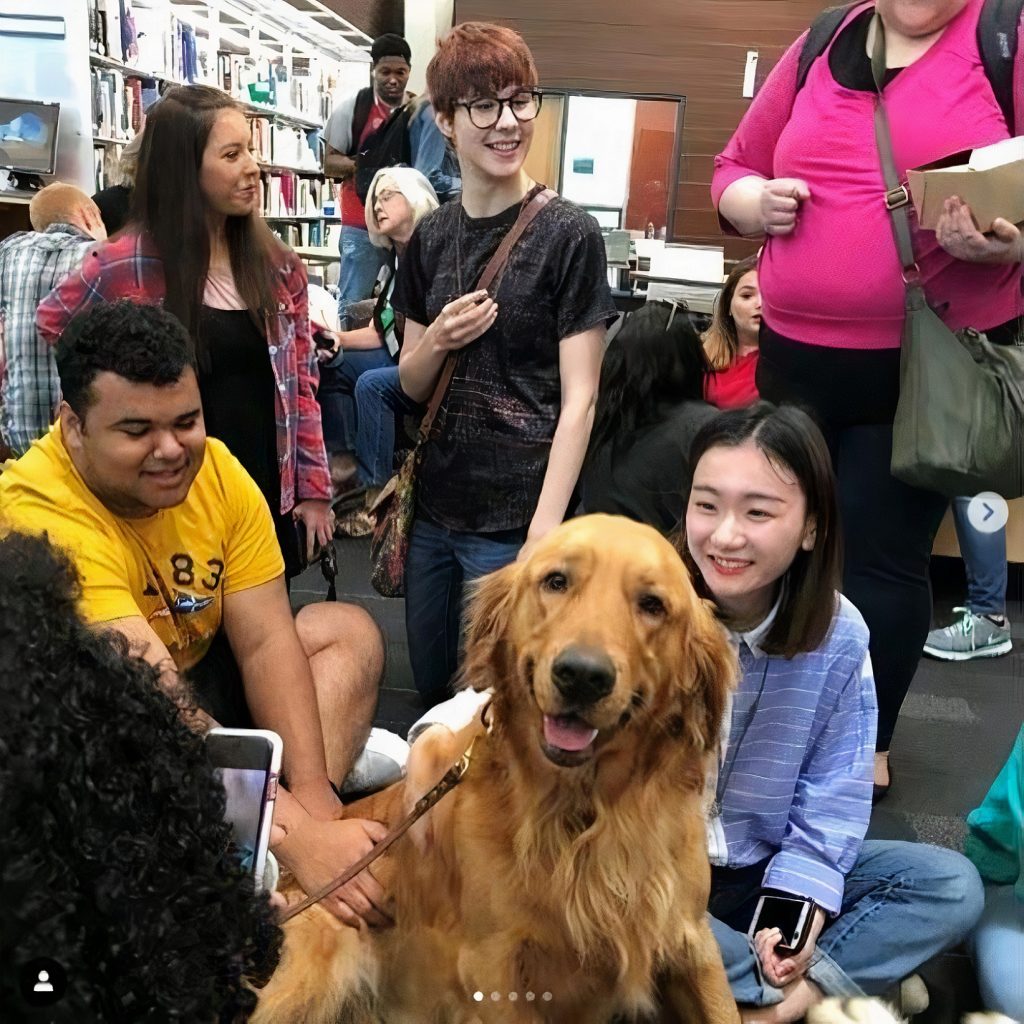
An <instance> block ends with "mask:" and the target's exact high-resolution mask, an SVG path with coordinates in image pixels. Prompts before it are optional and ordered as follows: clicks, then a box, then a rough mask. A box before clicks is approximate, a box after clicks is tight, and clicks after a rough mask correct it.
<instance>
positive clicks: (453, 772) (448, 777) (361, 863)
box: [278, 708, 486, 924]
mask: <svg viewBox="0 0 1024 1024" xmlns="http://www.w3.org/2000/svg"><path fill="white" fill-rule="evenodd" d="M485 710H486V708H485ZM476 740H477V738H476V737H475V736H474V737H473V742H472V743H470V745H469V747H468V748H467V750H466V752H465V753H464V754H463V755H462V756H461V757H460V758H459V759H458V761H456V762H455V764H453V765H452V766H451V768H449V769H448V771H446V772H445V773H444V777H443V778H442V779H441V781H440V782H439V783H438V784H437V785H436V786H434V788H433V789H431V790H430V792H429V793H427V794H426V795H425V796H422V797H420V799H419V800H417V801H416V805H415V807H413V809H412V811H411V812H410V813H409V815H408V816H407V817H406V818H405V819H404V820H403V821H401V822H399V824H397V825H396V826H395V827H394V828H393V829H392V830H391V831H390V832H389V833H388V834H387V835H386V836H385V837H384V838H383V839H382V840H381V841H380V842H379V843H377V845H376V846H374V848H373V849H372V850H371V851H370V852H369V853H368V854H366V855H365V856H364V857H361V858H360V859H359V860H357V861H356V862H355V864H353V865H352V866H351V867H349V868H347V869H346V870H345V871H344V872H342V874H340V875H339V876H338V877H337V878H335V879H334V881H333V882H329V883H328V884H327V885H325V886H324V887H323V888H322V889H320V890H319V891H318V892H315V893H313V894H312V895H311V896H307V897H306V898H305V899H304V900H303V901H302V902H301V903H296V904H295V906H294V907H289V908H288V909H287V910H286V911H285V912H284V913H283V914H282V915H281V917H280V918H279V919H278V920H279V923H280V924H284V922H285V921H289V920H291V919H292V918H293V917H295V916H296V915H297V914H301V913H302V912H303V911H304V910H308V909H309V908H310V907H311V906H313V904H314V903H319V902H320V901H321V900H322V899H323V898H324V897H325V896H330V894H331V893H332V892H334V890H335V889H338V888H340V887H341V886H343V885H344V884H345V883H346V882H350V881H352V879H353V878H355V877H356V875H358V874H359V872H360V871H362V870H364V869H365V868H368V867H369V866H370V865H371V864H372V863H373V862H374V861H375V860H376V859H377V858H378V857H381V856H383V854H385V853H386V852H387V851H388V849H389V848H390V847H391V846H392V845H393V844H394V843H395V842H396V841H397V840H399V839H401V837H402V836H404V835H405V833H406V832H408V831H409V829H410V828H412V826H413V825H415V824H416V822H417V821H419V819H420V818H422V817H423V815H424V814H426V813H427V811H429V810H430V808H431V807H433V806H434V804H436V803H437V802H438V801H439V800H441V799H442V798H443V797H445V796H447V794H449V793H450V792H451V791H452V790H453V789H454V788H455V787H456V786H457V785H458V784H459V783H460V782H461V781H462V778H463V776H464V775H465V774H466V771H467V770H468V768H469V762H470V761H471V760H472V757H473V747H474V745H475V744H476Z"/></svg>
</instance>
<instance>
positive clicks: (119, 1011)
mask: <svg viewBox="0 0 1024 1024" xmlns="http://www.w3.org/2000/svg"><path fill="white" fill-rule="evenodd" d="M79 596H80V587H79V584H78V580H77V577H76V574H75V570H74V568H73V566H72V565H71V563H70V562H69V561H68V560H67V559H66V558H64V557H63V556H61V555H60V554H58V553H57V552H55V551H54V549H53V548H51V547H50V545H49V544H47V543H46V542H45V541H44V540H42V539H39V538H36V537H29V536H25V535H23V534H18V533H12V534H10V535H8V536H7V537H6V538H4V539H3V540H0V680H3V697H4V700H3V703H4V713H3V714H2V715H0V905H2V906H3V928H2V929H0V936H2V937H0V1006H2V1007H3V1017H4V1020H7V1021H14V1020H22V1019H25V1018H30V1014H31V1012H32V1009H31V1006H30V1005H28V1004H27V1003H26V1001H25V997H24V996H23V992H24V987H23V986H24V985H25V980H24V979H25V968H26V967H27V966H29V965H30V963H31V961H32V960H34V959H36V958H39V957H45V958H47V959H51V960H55V961H57V963H58V964H60V965H61V966H62V967H63V968H64V970H65V971H66V975H67V988H66V990H65V992H64V994H63V996H61V997H60V998H58V999H57V1001H56V1002H55V1003H53V1005H51V1006H49V1007H48V1008H47V1009H46V1011H45V1019H46V1020H48V1021H56V1022H58V1024H64V1022H68V1024H72V1022H73V1024H81V1022H83V1021H104V1022H105V1024H114V1022H120V1021H126V1022H127V1021H132V1022H134V1021H161V1022H162V1021H184V1022H188V1024H193V1022H198V1021H209V1022H213V1021H231V1022H234V1021H242V1020H245V1019H247V1018H248V1017H249V1015H250V1013H251V1012H252V1010H253V1008H254V1007H255V1005H256V994H255V992H254V991H253V988H252V986H254V985H255V986H261V985H262V984H264V983H265V982H266V980H267V979H268V978H269V976H270V973H271V972H272V971H273V969H274V967H275V966H276V963H277V957H278V953H279V950H280V941H281V933H280V931H279V930H278V928H277V924H276V921H275V911H274V910H273V909H272V908H271V906H270V904H269V902H268V901H267V899H266V898H265V897H257V896H256V895H255V893H254V890H253V883H252V878H251V876H250V875H249V874H248V873H247V872H245V871H244V870H243V869H242V867H241V865H240V864H239V862H238V860H237V859H236V858H235V857H232V856H225V854H226V851H227V849H228V844H229V841H230V828H229V826H228V825H227V824H225V822H224V791H223V788H222V787H221V786H220V785H219V784H218V783H217V781H216V779H215V777H214V769H213V768H212V766H211V765H210V763H209V761H208V760H207V758H206V756H205V754H204V752H203V744H202V740H201V738H200V737H199V736H198V735H196V734H195V733H194V732H192V731H191V730H189V729H188V728H187V727H186V725H185V724H184V722H183V721H182V720H181V717H180V716H179V715H178V714H177V711H176V708H175V705H174V703H172V701H170V700H169V699H168V697H167V696H166V695H165V693H163V692H162V691H161V688H160V686H159V684H158V672H157V670H156V669H155V668H153V667H152V666H151V665H148V664H147V663H146V662H145V661H143V660H142V659H139V658H132V657H129V656H128V642H127V640H126V639H125V638H124V636H122V635H121V634H120V633H118V632H116V631H107V632H104V633H100V632H97V631H95V630H93V629H90V628H88V627H87V626H86V624H85V623H84V622H83V621H82V619H81V618H80V617H79V615H78V612H77V610H76V602H77V601H78V599H79ZM55 994H56V995H57V996H60V993H59V992H57V993H55ZM37 1012H38V1011H37ZM30 1019H31V1018H30Z"/></svg>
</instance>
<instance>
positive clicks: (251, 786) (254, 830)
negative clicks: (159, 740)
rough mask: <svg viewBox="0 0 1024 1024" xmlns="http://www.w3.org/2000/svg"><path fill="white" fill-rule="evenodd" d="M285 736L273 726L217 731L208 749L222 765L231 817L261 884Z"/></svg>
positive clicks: (245, 859)
mask: <svg viewBox="0 0 1024 1024" xmlns="http://www.w3.org/2000/svg"><path fill="white" fill-rule="evenodd" d="M281 749H282V744H281V737H280V736H278V734H277V733H276V732H271V731H270V730H269V729H219V728H218V729H211V730H210V731H209V732H208V733H207V734H206V753H207V756H208V757H209V758H210V762H211V763H212V764H213V766H214V768H215V769H216V775H217V777H218V778H219V780H220V782H221V785H222V786H223V787H224V794H225V797H226V800H227V803H226V809H225V812H224V817H225V820H226V821H227V822H228V823H229V824H230V825H231V833H232V838H233V841H234V846H235V849H236V852H237V854H238V856H239V859H240V860H241V862H242V865H243V867H245V868H246V869H248V870H249V871H251V872H252V875H253V878H254V879H255V880H256V888H257V889H260V888H261V887H262V885H263V873H264V869H265V867H266V862H267V850H268V849H269V848H270V826H271V825H272V824H273V821H274V801H275V800H276V799H277V777H278V775H279V774H280V771H281Z"/></svg>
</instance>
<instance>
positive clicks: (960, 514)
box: [953, 498, 1007, 615]
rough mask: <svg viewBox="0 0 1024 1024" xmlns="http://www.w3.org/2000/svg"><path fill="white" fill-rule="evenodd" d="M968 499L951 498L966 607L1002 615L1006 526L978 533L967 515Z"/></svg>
mask: <svg viewBox="0 0 1024 1024" xmlns="http://www.w3.org/2000/svg"><path fill="white" fill-rule="evenodd" d="M970 500H971V499H970V498H954V499H953V523H954V525H955V526H956V537H957V540H959V541H960V554H961V555H963V559H964V569H965V570H966V571H967V607H968V608H970V609H971V611H972V612H974V614H975V615H1005V614H1006V579H1007V568H1006V527H1005V526H1004V527H1003V528H1002V529H1001V530H996V531H995V533H982V532H981V530H976V529H975V528H974V527H973V526H971V523H970V520H969V519H968V518H967V506H968V504H969V503H970Z"/></svg>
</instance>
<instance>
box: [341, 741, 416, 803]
mask: <svg viewBox="0 0 1024 1024" xmlns="http://www.w3.org/2000/svg"><path fill="white" fill-rule="evenodd" d="M408 760H409V744H408V743H406V742H405V740H403V739H402V737H401V736H396V735H395V734H394V733H393V732H388V731H387V729H371V730H370V735H369V737H368V738H367V740H366V746H365V747H363V749H362V750H361V751H360V753H359V756H358V757H357V758H356V760H355V763H354V764H353V765H352V770H351V771H350V772H349V773H348V775H347V776H346V778H345V781H344V782H343V783H342V784H341V793H342V795H343V796H348V795H350V794H352V793H375V792H376V791H377V790H378V789H384V788H385V787H386V786H390V785H392V783H395V782H398V781H399V780H400V779H401V778H403V777H404V775H405V764H406V761H408Z"/></svg>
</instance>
